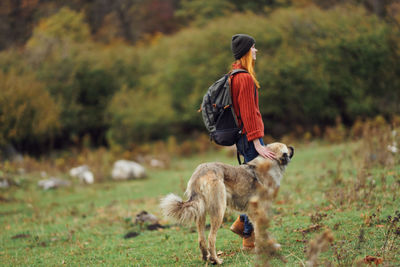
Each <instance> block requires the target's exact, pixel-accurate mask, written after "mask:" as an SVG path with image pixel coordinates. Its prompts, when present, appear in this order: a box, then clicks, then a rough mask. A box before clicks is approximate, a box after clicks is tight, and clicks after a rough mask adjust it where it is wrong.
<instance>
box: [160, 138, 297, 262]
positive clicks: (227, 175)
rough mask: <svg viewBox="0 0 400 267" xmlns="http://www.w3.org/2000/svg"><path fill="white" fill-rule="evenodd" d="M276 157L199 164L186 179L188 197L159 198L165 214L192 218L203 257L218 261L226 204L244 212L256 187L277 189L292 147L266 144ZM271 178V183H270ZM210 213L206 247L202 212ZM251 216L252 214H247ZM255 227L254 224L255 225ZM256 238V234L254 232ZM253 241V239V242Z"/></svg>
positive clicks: (178, 218)
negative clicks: (217, 246) (237, 163)
mask: <svg viewBox="0 0 400 267" xmlns="http://www.w3.org/2000/svg"><path fill="white" fill-rule="evenodd" d="M268 148H269V149H270V150H272V151H273V152H274V153H275V154H276V157H277V160H271V159H266V158H263V157H261V156H258V157H257V158H255V159H254V160H252V161H250V162H248V163H247V164H244V165H240V166H231V165H228V164H224V163H218V162H213V163H204V164H201V165H199V166H198V167H197V168H196V170H195V171H194V173H193V174H192V177H191V178H190V180H189V182H188V186H187V189H186V192H185V195H186V196H187V197H188V200H187V201H185V202H183V201H182V199H181V198H180V197H178V196H176V195H174V194H169V195H167V196H166V197H165V198H163V199H162V200H161V209H162V210H163V213H164V215H165V216H167V217H170V218H173V219H176V220H177V221H179V222H180V223H190V222H196V225H197V231H198V234H199V246H200V250H201V253H202V256H203V260H205V261H207V260H210V261H211V262H212V263H217V264H221V263H222V260H221V259H220V258H218V257H217V254H216V249H215V240H216V237H217V231H218V229H219V228H220V226H221V224H222V220H223V218H224V214H225V210H226V208H227V206H228V207H230V208H232V209H234V210H237V211H240V212H243V213H248V212H249V210H248V206H249V200H250V198H251V197H253V196H255V195H256V194H257V188H258V187H260V186H261V187H264V188H271V186H272V187H274V189H275V190H276V191H275V194H276V193H277V192H278V189H279V186H280V182H281V179H282V177H283V173H284V171H285V168H286V166H287V164H288V163H289V162H290V159H291V158H292V157H293V154H294V149H293V148H292V147H287V146H286V145H285V144H282V143H272V144H269V145H268ZM271 181H273V182H272V184H271ZM207 213H208V214H209V215H210V224H211V228H210V234H209V235H208V249H207V244H206V237H205V232H204V230H205V222H206V214H207ZM248 215H249V217H250V219H251V220H252V218H253V216H252V214H248ZM255 229H257V227H255ZM256 238H257V235H256ZM256 244H257V242H256Z"/></svg>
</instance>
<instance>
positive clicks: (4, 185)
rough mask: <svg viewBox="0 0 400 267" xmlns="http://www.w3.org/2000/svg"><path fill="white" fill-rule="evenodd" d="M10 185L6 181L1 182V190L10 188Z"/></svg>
mask: <svg viewBox="0 0 400 267" xmlns="http://www.w3.org/2000/svg"><path fill="white" fill-rule="evenodd" d="M9 187H10V184H9V183H8V181H7V180H6V179H4V180H0V188H9Z"/></svg>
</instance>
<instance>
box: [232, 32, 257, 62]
mask: <svg viewBox="0 0 400 267" xmlns="http://www.w3.org/2000/svg"><path fill="white" fill-rule="evenodd" d="M255 43H256V40H254V38H253V37H251V36H250V35H247V34H235V35H234V36H232V44H231V48H232V53H233V56H234V57H235V59H240V58H241V57H243V56H244V55H246V53H247V52H248V51H249V50H250V48H251V47H252V46H253V44H255Z"/></svg>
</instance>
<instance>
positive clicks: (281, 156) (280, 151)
mask: <svg viewBox="0 0 400 267" xmlns="http://www.w3.org/2000/svg"><path fill="white" fill-rule="evenodd" d="M267 147H268V149H270V150H271V151H272V152H274V153H275V157H276V161H277V162H278V164H279V166H282V167H286V165H287V164H288V163H289V162H290V160H291V159H292V157H293V155H294V148H293V147H291V146H289V147H288V146H286V145H285V144H282V143H271V144H268V145H267ZM271 163H272V161H271V160H270V159H267V158H263V157H261V156H258V157H257V158H255V159H253V160H252V161H250V162H248V163H247V164H248V165H250V166H253V167H260V166H270V165H271ZM268 168H269V167H268Z"/></svg>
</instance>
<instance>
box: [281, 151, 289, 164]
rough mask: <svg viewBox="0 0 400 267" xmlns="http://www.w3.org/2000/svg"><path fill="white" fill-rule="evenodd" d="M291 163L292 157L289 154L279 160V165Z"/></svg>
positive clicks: (284, 154)
mask: <svg viewBox="0 0 400 267" xmlns="http://www.w3.org/2000/svg"><path fill="white" fill-rule="evenodd" d="M289 162H290V157H289V155H288V154H287V153H283V156H282V157H280V158H279V164H281V165H287V164H288V163H289Z"/></svg>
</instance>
